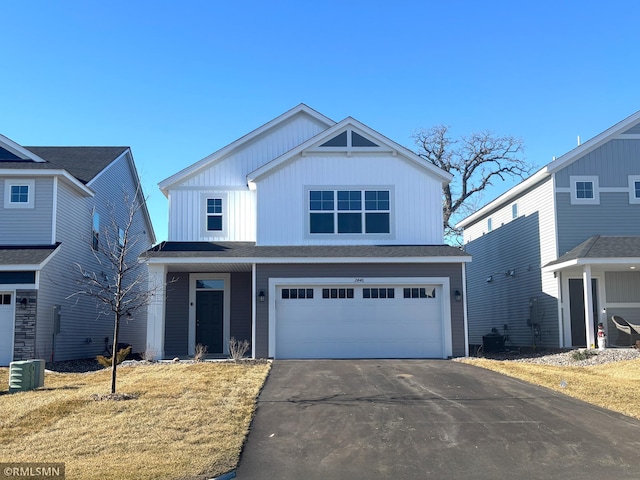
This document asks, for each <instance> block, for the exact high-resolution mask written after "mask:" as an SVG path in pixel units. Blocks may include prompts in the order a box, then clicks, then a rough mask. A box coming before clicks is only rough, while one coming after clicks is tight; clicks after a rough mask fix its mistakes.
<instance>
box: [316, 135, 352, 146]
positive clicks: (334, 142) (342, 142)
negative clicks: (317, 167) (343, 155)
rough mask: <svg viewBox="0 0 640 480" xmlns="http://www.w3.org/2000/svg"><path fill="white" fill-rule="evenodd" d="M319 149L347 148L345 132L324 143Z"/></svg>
mask: <svg viewBox="0 0 640 480" xmlns="http://www.w3.org/2000/svg"><path fill="white" fill-rule="evenodd" d="M320 146H321V147H346V146H347V132H346V131H345V132H342V133H341V134H340V135H337V136H335V137H333V138H332V139H331V140H329V141H327V142H324V143H323V144H322V145H320Z"/></svg>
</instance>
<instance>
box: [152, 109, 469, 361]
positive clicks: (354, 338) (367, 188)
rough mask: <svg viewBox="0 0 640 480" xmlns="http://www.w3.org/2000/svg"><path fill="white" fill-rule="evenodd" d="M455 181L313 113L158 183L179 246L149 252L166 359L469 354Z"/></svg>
mask: <svg viewBox="0 0 640 480" xmlns="http://www.w3.org/2000/svg"><path fill="white" fill-rule="evenodd" d="M450 180H451V176H450V175H449V174H448V173H446V172H444V171H442V170H440V169H438V168H436V167H434V166H433V165H431V164H430V163H428V162H425V161H424V160H422V159H421V158H420V157H418V156H416V155H415V154H413V153H412V152H410V151H409V150H407V149H406V148H404V147H401V146H400V145H398V144H396V143H394V142H392V141H390V140H389V139H387V138H385V137H384V136H382V135H380V134H379V133H377V132H376V131H374V130H372V129H370V128H369V127H367V126H365V125H363V124H362V123H360V122H358V121H357V120H354V119H353V118H350V117H349V118H346V119H344V120H342V121H341V122H338V123H336V122H334V121H332V120H330V119H328V118H327V117H325V116H324V115H322V114H320V113H318V112H316V111H314V110H312V109H311V108H309V107H307V106H306V105H299V106H298V107H296V108H294V109H292V110H290V111H288V112H286V113H284V114H283V115H281V116H279V117H277V118H276V119H274V120H272V121H270V122H268V123H267V124H265V125H263V126H262V127H260V128H258V129H257V130H254V131H253V132H251V133H249V134H247V135H245V136H244V137H242V138H240V139H239V140H237V141H235V142H233V143H231V144H230V145H228V146H226V147H224V148H223V149H221V150H219V151H217V152H215V153H213V154H211V155H210V156H208V157H206V158H204V159H203V160H201V161H199V162H197V163H195V164H193V165H191V166H189V167H187V168H185V169H184V170H182V171H181V172H179V173H177V174H176V175H174V176H172V177H170V178H168V179H166V180H164V181H163V182H161V183H160V189H161V191H162V192H163V193H164V194H165V196H167V198H168V199H169V240H168V241H167V242H164V243H161V244H160V245H158V246H157V247H155V248H153V249H152V250H150V251H149V252H147V253H146V259H147V262H148V265H149V271H150V272H149V273H150V275H151V276H152V277H153V278H155V281H154V284H158V285H161V284H164V283H165V281H170V280H172V279H175V280H176V281H175V282H174V283H169V284H168V285H167V287H166V290H165V292H164V294H163V295H162V296H159V298H157V301H155V302H154V303H153V304H152V305H150V308H149V314H148V327H147V335H148V340H147V344H148V346H149V348H150V349H151V350H152V351H155V352H156V354H157V356H159V357H169V358H171V357H174V356H187V355H193V353H194V349H195V347H196V345H197V344H203V345H207V347H208V351H209V352H210V353H214V354H220V355H226V354H227V353H228V341H229V339H230V338H231V337H235V338H236V339H240V340H245V339H246V340H248V341H249V342H250V343H251V347H252V356H253V357H273V358H353V357H359V358H372V357H373V358H384V357H387V358H395V357H410V358H411V357H420V358H425V357H432V358H447V357H450V356H463V355H465V354H466V339H465V332H466V325H465V311H464V301H463V299H464V271H465V264H466V262H468V261H470V257H469V256H468V255H467V254H465V253H464V252H462V251H461V250H460V249H458V248H453V247H450V246H446V245H443V230H442V184H443V183H444V182H449V181H450Z"/></svg>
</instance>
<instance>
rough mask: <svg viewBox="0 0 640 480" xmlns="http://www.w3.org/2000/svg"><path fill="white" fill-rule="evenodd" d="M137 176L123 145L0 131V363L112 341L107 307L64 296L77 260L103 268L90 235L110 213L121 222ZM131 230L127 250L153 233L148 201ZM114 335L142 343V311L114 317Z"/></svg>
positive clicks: (146, 242)
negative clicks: (51, 141) (30, 143)
mask: <svg viewBox="0 0 640 480" xmlns="http://www.w3.org/2000/svg"><path fill="white" fill-rule="evenodd" d="M139 186H140V181H139V178H138V174H137V172H136V168H135V165H134V162H133V156H132V154H131V150H130V149H129V148H128V147H23V146H21V145H18V144H17V143H16V142H14V141H12V140H10V139H8V138H6V137H4V136H2V135H0V366H5V365H8V364H9V362H11V361H15V360H24V359H28V358H43V359H45V360H47V361H51V360H69V359H76V358H87V357H93V356H95V355H97V354H101V353H103V352H104V351H105V346H106V345H109V344H110V343H112V341H113V317H112V316H104V315H98V312H97V310H96V304H95V300H94V299H90V298H88V297H75V298H68V297H69V296H70V295H72V294H73V293H74V292H77V291H78V290H79V289H80V287H79V285H78V283H77V280H78V277H79V271H78V267H77V264H81V265H82V266H83V267H84V268H85V269H86V270H88V271H92V272H96V273H101V272H103V271H104V270H105V267H104V266H100V265H99V264H98V263H97V260H96V256H95V255H94V251H93V249H92V248H93V246H92V245H93V242H95V241H97V240H99V238H100V235H102V233H103V232H104V231H105V230H104V229H105V228H107V227H109V226H110V225H111V219H112V218H115V220H116V221H117V223H118V225H120V224H122V226H124V225H125V222H126V221H127V216H126V214H127V206H126V205H125V203H124V200H123V198H124V197H123V194H124V192H125V191H126V192H129V194H130V198H133V196H134V195H135V194H136V192H138V194H139V195H140V201H142V202H143V203H144V198H142V193H141V189H140V188H139ZM132 232H135V233H134V234H135V235H137V239H138V242H139V244H138V246H137V250H136V251H135V252H132V260H133V259H135V258H136V257H137V256H138V255H139V253H140V252H142V251H144V250H146V249H148V248H149V247H150V246H151V245H153V243H154V241H155V237H154V233H153V228H152V226H151V221H150V218H149V215H148V212H147V210H146V204H145V206H144V207H143V208H142V209H141V210H139V211H138V213H137V216H136V218H135V221H134V225H133V228H132ZM107 273H108V272H107ZM105 274H106V273H105ZM120 341H121V342H126V343H129V344H131V345H132V346H133V348H134V351H143V350H144V349H145V341H146V311H144V310H141V311H138V312H136V315H135V317H134V318H132V319H129V321H123V322H122V330H121V336H120Z"/></svg>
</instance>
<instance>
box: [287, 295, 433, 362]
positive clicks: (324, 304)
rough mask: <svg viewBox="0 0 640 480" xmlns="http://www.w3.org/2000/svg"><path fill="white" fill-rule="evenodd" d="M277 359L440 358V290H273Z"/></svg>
mask: <svg viewBox="0 0 640 480" xmlns="http://www.w3.org/2000/svg"><path fill="white" fill-rule="evenodd" d="M276 294H277V296H276V329H275V330H276V352H275V357H276V358H443V357H444V356H445V355H444V345H443V343H444V342H443V312H442V287H441V286H440V285H424V284H423V285H375V286H368V285H367V286H344V285H335V286H333V285H332V286H326V285H321V286H318V285H315V286H314V285H290V286H289V285H287V286H279V287H277V289H276Z"/></svg>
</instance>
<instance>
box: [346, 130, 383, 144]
mask: <svg viewBox="0 0 640 480" xmlns="http://www.w3.org/2000/svg"><path fill="white" fill-rule="evenodd" d="M351 146H352V147H378V146H379V145H377V144H375V143H373V142H372V141H371V140H369V139H368V138H364V137H363V136H362V135H360V134H359V133H356V132H351Z"/></svg>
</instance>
